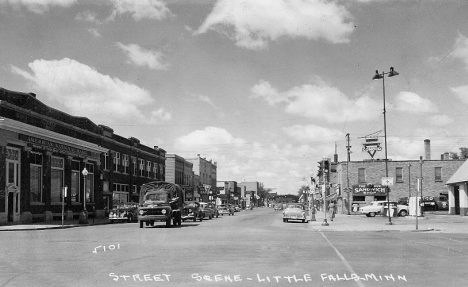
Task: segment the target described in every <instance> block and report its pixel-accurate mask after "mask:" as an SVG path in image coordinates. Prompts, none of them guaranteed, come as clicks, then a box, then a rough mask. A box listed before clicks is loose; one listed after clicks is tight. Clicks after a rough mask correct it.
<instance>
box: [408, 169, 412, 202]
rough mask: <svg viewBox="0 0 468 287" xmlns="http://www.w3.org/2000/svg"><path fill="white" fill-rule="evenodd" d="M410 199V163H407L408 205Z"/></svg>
mask: <svg viewBox="0 0 468 287" xmlns="http://www.w3.org/2000/svg"><path fill="white" fill-rule="evenodd" d="M410 199H411V163H409V162H408V204H409V201H410Z"/></svg>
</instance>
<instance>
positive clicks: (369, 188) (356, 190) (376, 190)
mask: <svg viewBox="0 0 468 287" xmlns="http://www.w3.org/2000/svg"><path fill="white" fill-rule="evenodd" d="M353 195H387V189H386V188H385V186H382V185H381V184H374V185H369V184H359V185H353Z"/></svg>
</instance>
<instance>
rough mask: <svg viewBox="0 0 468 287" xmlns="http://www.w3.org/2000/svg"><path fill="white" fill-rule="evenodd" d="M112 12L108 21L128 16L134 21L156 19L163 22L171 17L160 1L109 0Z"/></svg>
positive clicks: (164, 4)
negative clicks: (112, 8)
mask: <svg viewBox="0 0 468 287" xmlns="http://www.w3.org/2000/svg"><path fill="white" fill-rule="evenodd" d="M110 2H112V4H113V5H114V10H113V11H112V14H111V16H110V17H109V19H108V20H114V19H115V18H116V17H117V16H122V15H124V14H130V15H131V16H132V17H133V19H134V20H136V21H139V20H142V19H156V20H163V19H165V18H166V17H169V16H170V15H172V13H171V11H170V10H169V8H167V7H166V3H164V1H162V0H138V1H134V0H111V1H110Z"/></svg>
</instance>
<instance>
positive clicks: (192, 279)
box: [0, 208, 468, 286]
mask: <svg viewBox="0 0 468 287" xmlns="http://www.w3.org/2000/svg"><path fill="white" fill-rule="evenodd" d="M363 224H365V220H363ZM0 254H1V256H0V286H468V269H467V266H468V238H467V237H466V234H441V233H430V232H317V231H313V230H312V229H310V228H309V224H307V223H299V222H298V223H283V221H282V219H281V211H274V210H273V209H271V208H258V209H254V210H252V211H250V210H248V211H241V212H238V213H236V214H235V215H234V216H223V217H220V218H214V219H212V220H204V221H202V222H198V221H197V222H191V221H190V222H184V223H182V226H181V227H172V228H166V227H165V226H164V224H163V223H158V224H157V225H155V226H154V227H149V228H143V229H140V228H139V225H138V223H122V224H112V225H100V226H88V227H78V228H69V229H52V230H36V231H17V232H3V233H1V234H0Z"/></svg>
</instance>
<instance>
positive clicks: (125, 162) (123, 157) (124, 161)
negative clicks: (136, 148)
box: [122, 154, 128, 173]
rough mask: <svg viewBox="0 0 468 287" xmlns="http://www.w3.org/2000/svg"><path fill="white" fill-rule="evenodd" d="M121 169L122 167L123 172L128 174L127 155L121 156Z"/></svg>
mask: <svg viewBox="0 0 468 287" xmlns="http://www.w3.org/2000/svg"><path fill="white" fill-rule="evenodd" d="M122 167H123V172H124V173H128V154H123V155H122Z"/></svg>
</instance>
